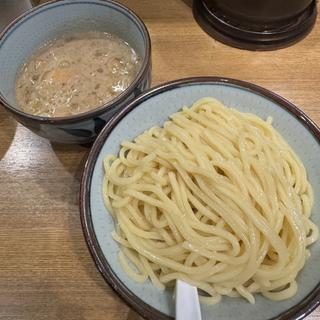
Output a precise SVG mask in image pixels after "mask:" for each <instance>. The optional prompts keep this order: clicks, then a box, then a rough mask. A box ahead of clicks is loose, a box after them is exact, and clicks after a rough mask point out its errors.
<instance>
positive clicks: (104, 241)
mask: <svg viewBox="0 0 320 320" xmlns="http://www.w3.org/2000/svg"><path fill="white" fill-rule="evenodd" d="M207 96H212V97H215V98H217V99H218V100H220V101H222V102H223V103H224V104H225V105H226V106H229V107H233V108H235V109H238V110H240V111H243V112H251V113H253V114H256V115H257V116H259V117H261V118H263V119H266V118H267V117H268V116H272V117H273V125H274V127H275V128H276V129H277V130H278V131H279V132H280V133H281V134H282V135H283V137H284V138H285V139H286V140H287V141H288V142H289V144H290V145H291V146H292V147H293V149H294V150H295V151H296V152H297V154H298V155H299V157H300V158H301V160H302V161H303V163H304V165H305V167H306V169H307V172H308V177H309V180H310V182H311V184H312V187H313V190H314V194H315V204H314V208H313V212H312V216H311V218H312V220H313V221H314V222H315V223H316V224H317V225H318V226H319V227H320V198H319V197H318V196H317V195H319V194H320V171H319V163H320V144H319V142H320V130H319V128H318V127H317V126H316V125H315V124H314V123H313V122H312V120H310V119H309V118H308V117H307V116H306V115H305V114H304V113H303V112H302V111H300V110H299V109H298V108H297V107H296V106H294V105H293V104H291V103H290V102H288V101H286V100H285V99H283V98H281V97H279V96H277V95H276V94H274V93H272V92H270V91H268V90H266V89H263V88H261V87H258V86H256V85H253V84H250V83H247V82H243V81H238V80H232V79H225V78H191V79H185V80H178V81H174V82H171V83H168V84H164V85H161V86H159V87H157V88H155V89H151V90H149V91H148V92H146V93H143V94H142V95H140V96H139V97H138V98H137V99H135V100H134V101H133V102H132V103H130V104H129V105H128V106H126V107H125V108H124V109H123V110H122V111H121V112H120V113H119V114H118V115H117V116H116V117H114V118H113V119H112V120H111V121H110V122H108V123H107V125H106V126H105V128H104V129H103V130H102V132H101V134H100V135H99V137H98V138H97V140H96V141H95V143H94V145H93V147H92V150H91V152H90V155H89V157H88V160H87V164H86V167H85V171H84V174H83V179H82V185H81V198H80V208H81V219H82V226H83V231H84V236H85V238H86V241H87V244H88V247H89V249H90V252H91V254H92V257H93V259H94V261H95V263H96V265H97V267H98V269H99V271H100V272H101V273H102V275H103V277H104V278H105V280H106V281H107V282H108V283H109V284H110V285H111V287H113V288H114V290H115V291H116V292H117V293H118V294H119V295H120V296H121V297H122V298H123V299H124V301H126V302H127V303H128V304H129V305H130V306H131V307H133V308H134V309H135V310H137V311H138V312H139V313H140V314H141V315H142V316H144V317H145V318H146V319H172V317H173V316H174V300H173V297H172V292H171V291H169V290H165V291H159V290H158V289H156V288H155V287H154V286H153V285H152V284H151V283H150V282H146V283H144V284H140V283H136V282H134V281H133V280H131V279H130V278H129V277H128V276H127V274H126V273H125V272H124V271H123V270H122V268H121V267H120V265H119V262H118V259H117V253H118V251H119V246H118V244H117V243H116V242H115V241H114V240H113V239H112V237H111V232H112V231H113V230H114V227H115V225H114V221H113V219H112V217H111V215H110V214H109V213H108V211H107V209H106V208H105V206H104V203H103V198H102V181H103V176H104V170H103V158H104V157H105V156H106V155H107V154H110V153H111V154H115V155H116V154H118V152H119V145H120V143H121V142H122V141H123V140H129V141H130V140H133V139H134V138H135V137H136V136H138V135H139V134H141V133H142V132H144V131H145V130H146V129H148V128H150V127H152V126H155V125H158V126H161V125H162V124H163V123H164V122H165V121H166V120H168V117H169V115H171V114H173V113H175V112H177V111H178V110H180V109H181V107H182V106H184V105H187V106H190V105H192V104H193V103H194V102H195V101H196V100H197V99H199V98H201V97H207ZM319 266H320V241H317V242H316V243H315V244H314V245H313V246H311V257H310V258H309V259H308V260H307V261H306V264H305V267H304V269H303V270H302V271H301V272H300V273H299V276H298V279H297V281H298V293H297V294H296V295H295V296H294V297H293V298H291V299H289V300H286V301H281V302H275V301H270V300H267V299H266V298H263V297H262V296H261V295H256V303H255V304H254V305H250V304H249V303H248V302H247V301H245V300H244V299H240V298H239V299H232V298H226V297H223V299H222V301H221V302H220V303H219V304H217V305H211V306H209V305H201V311H202V319H204V320H208V319H226V320H227V319H230V320H231V319H237V320H266V319H279V320H280V319H281V320H284V319H302V318H303V317H304V316H305V315H307V314H308V313H310V312H311V311H312V310H313V309H314V308H315V307H316V306H317V305H318V304H319V300H320V269H319Z"/></svg>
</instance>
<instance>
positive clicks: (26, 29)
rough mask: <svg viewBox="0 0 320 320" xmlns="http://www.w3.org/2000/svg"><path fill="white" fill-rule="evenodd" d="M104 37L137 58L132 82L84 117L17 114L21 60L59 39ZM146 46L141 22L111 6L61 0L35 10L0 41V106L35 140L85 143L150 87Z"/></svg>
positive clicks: (87, 0)
mask: <svg viewBox="0 0 320 320" xmlns="http://www.w3.org/2000/svg"><path fill="white" fill-rule="evenodd" d="M92 30H94V31H105V32H109V33H112V34H115V35H117V36H119V37H120V38H122V39H123V40H125V41H127V42H128V43H129V44H130V45H131V46H132V47H133V48H134V49H135V50H136V52H137V53H138V54H139V55H140V57H141V58H142V66H141V69H140V71H139V73H138V74H137V76H136V78H135V80H134V81H133V82H132V83H131V85H130V86H129V87H128V88H127V90H125V91H124V92H123V93H121V94H120V95H119V96H118V97H116V98H115V99H113V100H112V101H110V102H108V103H106V104H105V105H103V106H101V107H98V108H96V109H94V110H92V111H90V112H86V113H81V114H78V115H74V116H68V117H56V118H48V117H40V116H33V115H31V114H27V113H25V112H23V111H22V110H20V107H19V105H18V104H17V102H16V99H15V79H16V74H17V72H18V71H19V70H20V68H21V66H22V64H23V63H24V62H25V61H26V59H27V58H28V57H29V56H30V55H31V54H32V53H33V52H34V51H35V49H37V48H38V47H40V46H41V45H43V44H44V43H46V42H48V41H50V40H52V39H56V38H58V37H60V36H62V35H63V34H65V33H70V32H78V31H92ZM150 76H151V46H150V37H149V34H148V31H147V29H146V27H145V25H144V24H143V22H142V21H141V20H140V19H139V17H137V15H136V14H135V13H133V12H132V11H131V10H129V9H128V8H126V7H124V6H123V5H120V4H118V3H116V2H113V1H102V0H64V1H53V2H49V3H46V4H44V5H40V6H38V7H36V8H34V9H31V10H30V11H28V12H26V13H25V14H23V15H21V16H20V17H19V18H17V19H16V20H15V21H14V22H12V23H11V24H10V25H9V26H8V27H7V28H6V29H5V30H4V32H3V33H2V34H1V35H0V102H2V104H3V105H4V107H5V108H6V109H7V110H8V111H10V112H11V113H12V114H13V115H14V116H15V118H16V119H17V120H18V121H19V122H20V123H22V124H23V125H25V126H26V127H27V128H29V129H30V130H32V131H33V132H35V133H36V134H38V135H40V136H42V137H45V138H48V139H50V140H52V141H55V142H61V143H89V142H91V141H93V140H94V139H95V137H96V135H97V133H98V132H99V131H100V130H101V129H102V127H103V126H104V124H105V123H106V121H108V120H109V119H110V118H111V117H112V116H113V115H114V114H115V113H117V112H118V111H119V110H121V109H122V108H123V107H124V106H125V105H127V104H128V101H130V100H132V98H134V97H135V96H137V95H138V94H139V93H141V92H142V91H144V90H145V89H146V88H148V87H149V85H150Z"/></svg>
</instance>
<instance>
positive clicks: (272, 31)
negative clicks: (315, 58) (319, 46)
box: [193, 0, 317, 51]
mask: <svg viewBox="0 0 320 320" xmlns="http://www.w3.org/2000/svg"><path fill="white" fill-rule="evenodd" d="M270 1H271V0H269V2H270ZM229 2H232V1H229ZM238 2H239V0H238ZM240 2H241V1H240ZM247 2H248V1H247ZM265 2H268V1H265ZM302 2H303V1H302ZM255 3H259V1H256V2H255ZM225 8H226V7H225V6H219V0H213V1H212V0H211V1H209V0H194V2H193V14H194V17H195V19H196V21H197V22H198V23H199V25H200V26H201V27H202V29H203V30H204V31H206V32H207V33H208V34H209V35H210V36H212V37H213V38H215V39H216V40H218V41H221V42H223V43H225V44H227V45H230V46H233V47H237V48H241V49H247V50H260V51H262V50H275V49H279V48H283V47H287V46H289V45H292V44H294V43H296V42H298V41H299V40H301V39H302V38H303V37H305V36H306V35H307V34H308V33H309V32H310V31H311V29H312V27H313V25H314V23H315V21H316V16H317V5H316V0H309V4H308V5H307V7H306V8H305V9H303V10H302V11H301V12H300V13H299V14H295V15H294V16H292V17H290V18H289V19H288V17H286V18H285V19H283V21H281V20H280V21H279V20H278V21H276V22H275V21H274V22H270V23H265V21H261V23H260V24H259V21H255V22H254V23H253V22H252V19H251V21H250V18H249V16H248V17H247V18H248V19H246V17H245V16H244V15H243V13H242V15H239V16H235V15H230V12H231V11H229V12H227V11H226V9H225ZM248 9H249V8H248ZM251 12H252V10H251ZM268 13H269V12H268Z"/></svg>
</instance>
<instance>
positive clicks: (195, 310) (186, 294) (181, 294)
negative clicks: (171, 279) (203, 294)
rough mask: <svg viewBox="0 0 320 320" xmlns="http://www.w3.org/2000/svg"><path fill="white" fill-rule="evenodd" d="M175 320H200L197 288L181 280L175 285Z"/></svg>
mask: <svg viewBox="0 0 320 320" xmlns="http://www.w3.org/2000/svg"><path fill="white" fill-rule="evenodd" d="M176 320H201V311H200V304H199V297H198V291H197V288H196V287H193V286H191V285H190V284H188V283H186V282H183V281H181V280H177V283H176Z"/></svg>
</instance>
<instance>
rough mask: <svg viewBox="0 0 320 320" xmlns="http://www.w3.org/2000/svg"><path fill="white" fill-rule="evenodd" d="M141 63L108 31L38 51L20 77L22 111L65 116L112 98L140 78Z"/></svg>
mask: <svg viewBox="0 0 320 320" xmlns="http://www.w3.org/2000/svg"><path fill="white" fill-rule="evenodd" d="M140 66H141V59H140V57H139V56H138V55H137V53H136V52H135V51H134V49H133V48H131V47H130V45H129V44H128V43H126V42H125V41H123V40H122V39H120V38H118V37H116V36H115V35H111V34H109V33H104V32H85V33H75V34H71V35H68V36H64V37H62V38H60V39H56V40H54V41H52V42H50V43H48V44H46V45H44V46H43V47H41V48H40V49H38V50H37V51H36V52H35V53H34V54H33V55H32V56H31V57H30V58H29V59H28V61H27V62H26V63H25V64H24V65H23V67H22V69H21V71H20V72H19V74H18V75H17V79H16V98H17V102H18V104H19V105H20V106H21V109H22V110H23V111H25V112H27V113H31V114H33V115H39V116H45V117H63V116H71V115H75V114H79V113H82V112H87V111H89V110H92V109H95V108H97V107H99V106H101V105H103V104H105V103H106V102H108V101H110V100H112V99H113V98H115V97H116V96H117V95H119V94H120V93H121V92H123V91H124V90H125V89H126V88H128V86H129V85H130V84H131V82H132V81H133V80H134V78H135V77H136V75H137V73H138V71H139V69H140Z"/></svg>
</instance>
